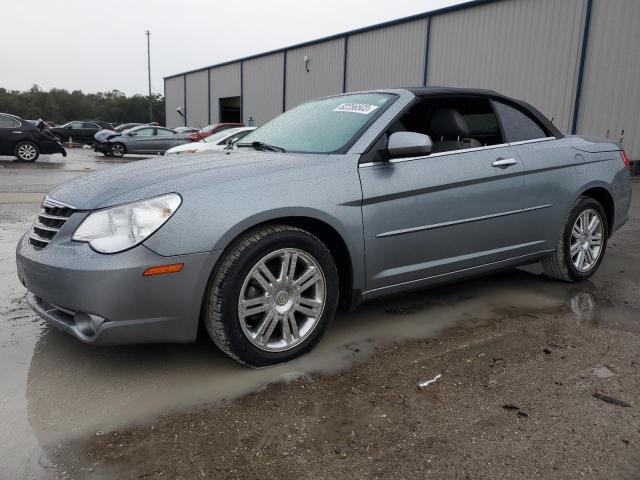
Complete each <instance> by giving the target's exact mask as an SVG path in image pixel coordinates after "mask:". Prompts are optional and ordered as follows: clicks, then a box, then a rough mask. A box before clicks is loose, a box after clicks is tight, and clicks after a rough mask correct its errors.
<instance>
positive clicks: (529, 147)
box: [513, 137, 631, 250]
mask: <svg viewBox="0 0 640 480" xmlns="http://www.w3.org/2000/svg"><path fill="white" fill-rule="evenodd" d="M584 142H585V140H584V139H581V138H579V137H564V138H561V139H549V140H545V141H540V142H534V143H524V144H519V145H518V144H513V146H514V149H515V151H516V153H517V155H518V156H519V157H520V159H521V161H522V162H523V165H524V168H525V177H524V178H525V181H524V189H525V190H524V203H523V208H524V209H527V208H534V207H544V208H539V209H537V210H532V211H529V212H528V213H527V215H526V217H525V222H524V223H523V226H522V228H524V229H525V231H526V234H527V237H528V238H532V239H540V240H544V241H545V244H544V245H545V249H549V250H551V249H554V248H555V246H556V244H557V242H558V240H559V238H560V235H561V231H562V225H564V222H565V219H566V218H567V216H568V214H569V212H570V210H571V208H572V206H573V204H574V203H575V201H576V200H577V198H578V197H580V195H582V194H583V193H584V192H585V191H587V190H589V189H591V188H595V187H599V188H604V189H605V190H607V191H608V192H609V194H610V195H611V196H612V198H613V200H614V206H615V210H616V212H615V218H614V226H615V228H619V226H620V225H621V224H620V222H624V220H626V211H627V210H628V207H629V202H630V198H631V197H630V195H631V193H630V192H631V189H630V183H629V173H628V170H627V169H626V168H625V167H624V164H623V162H622V160H621V158H620V152H619V147H618V146H617V145H616V144H614V143H610V142H607V143H605V142H603V143H601V144H600V145H598V147H596V148H591V149H585V148H583V149H580V150H579V149H578V148H576V147H577V146H580V145H584ZM587 143H588V142H587ZM588 150H593V151H588Z"/></svg>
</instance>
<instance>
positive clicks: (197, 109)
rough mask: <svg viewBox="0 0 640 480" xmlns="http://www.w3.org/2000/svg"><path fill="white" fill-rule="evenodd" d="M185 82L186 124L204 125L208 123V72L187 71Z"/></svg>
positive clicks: (192, 125) (193, 125)
mask: <svg viewBox="0 0 640 480" xmlns="http://www.w3.org/2000/svg"><path fill="white" fill-rule="evenodd" d="M185 77H186V82H187V125H189V126H191V127H196V128H198V127H206V126H207V125H208V124H209V103H208V102H207V95H209V73H208V72H207V71H206V70H203V71H201V72H195V73H189V74H188V75H186V76H185Z"/></svg>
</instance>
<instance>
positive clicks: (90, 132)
mask: <svg viewBox="0 0 640 480" xmlns="http://www.w3.org/2000/svg"><path fill="white" fill-rule="evenodd" d="M81 127H82V128H81V130H80V131H79V132H81V133H80V135H81V138H79V140H82V141H83V142H93V140H94V137H95V134H96V133H98V131H100V130H101V128H100V125H98V124H97V123H93V122H82V124H81Z"/></svg>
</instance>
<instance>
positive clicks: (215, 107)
mask: <svg viewBox="0 0 640 480" xmlns="http://www.w3.org/2000/svg"><path fill="white" fill-rule="evenodd" d="M209 75H210V76H211V123H217V122H219V121H220V98H225V97H239V96H240V62H237V63H231V64H229V65H224V66H222V67H215V68H212V69H210V70H209ZM202 100H203V101H204V100H205V99H202Z"/></svg>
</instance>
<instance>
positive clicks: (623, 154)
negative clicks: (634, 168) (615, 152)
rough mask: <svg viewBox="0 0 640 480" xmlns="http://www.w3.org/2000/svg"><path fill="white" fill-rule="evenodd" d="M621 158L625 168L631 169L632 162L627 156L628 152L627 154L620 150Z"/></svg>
mask: <svg viewBox="0 0 640 480" xmlns="http://www.w3.org/2000/svg"><path fill="white" fill-rule="evenodd" d="M620 156H621V157H622V161H623V162H624V166H625V167H627V168H628V169H631V161H630V160H629V157H628V156H627V152H625V151H624V149H622V150H620Z"/></svg>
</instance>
